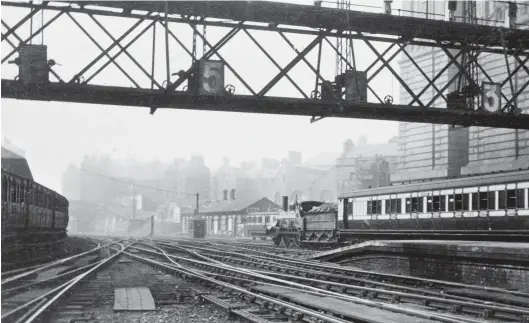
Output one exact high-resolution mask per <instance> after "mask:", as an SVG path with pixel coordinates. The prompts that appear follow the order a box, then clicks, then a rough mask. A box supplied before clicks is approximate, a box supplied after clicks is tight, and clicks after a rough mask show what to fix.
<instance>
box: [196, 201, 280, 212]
mask: <svg viewBox="0 0 529 323" xmlns="http://www.w3.org/2000/svg"><path fill="white" fill-rule="evenodd" d="M261 201H266V202H268V203H269V204H270V205H272V206H273V207H276V208H280V206H279V205H277V204H275V203H274V202H272V201H270V200H269V199H267V198H266V197H263V198H262V199H259V200H257V201H256V200H254V199H252V200H250V199H240V200H235V201H232V200H229V201H217V202H211V203H208V204H204V205H202V206H201V207H200V213H209V212H240V211H243V210H244V209H246V208H247V207H251V206H253V205H255V204H257V203H259V202H261Z"/></svg>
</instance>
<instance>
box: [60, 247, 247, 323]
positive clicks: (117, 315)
mask: <svg viewBox="0 0 529 323" xmlns="http://www.w3.org/2000/svg"><path fill="white" fill-rule="evenodd" d="M127 258H128V257H126V256H122V257H120V260H122V261H123V260H125V261H126V260H128V259H127ZM97 276H98V278H99V279H105V277H106V279H109V282H110V283H109V284H105V285H104V286H101V287H100V288H99V290H98V295H99V298H101V299H108V301H97V302H96V303H95V304H94V307H89V308H85V317H86V318H88V319H89V322H97V323H103V322H105V323H106V322H120V323H144V322H149V323H151V322H152V323H158V322H160V323H161V322H170V323H198V322H211V323H214V322H220V323H224V322H232V323H233V322H235V323H237V322H243V321H242V320H241V321H239V319H237V318H232V319H230V320H228V317H227V312H225V311H223V310H222V309H221V308H220V307H218V306H215V305H212V304H209V303H202V302H200V301H199V300H198V299H187V300H186V301H185V302H184V303H182V304H171V305H161V306H157V307H156V310H155V311H143V312H114V311H113V306H114V297H113V294H114V289H115V288H121V287H148V288H149V289H150V291H151V294H152V295H153V298H154V300H155V302H156V301H157V295H159V294H160V293H162V294H167V293H171V292H173V291H174V290H175V287H177V286H189V285H191V284H190V283H189V282H185V281H184V280H182V279H180V278H176V277H173V276H169V275H164V274H163V273H161V272H158V271H156V270H154V269H153V268H152V267H150V266H148V265H146V264H142V263H138V262H115V263H114V264H112V265H111V266H110V267H109V268H107V269H105V270H103V271H101V272H100V273H98V275H97ZM192 286H193V287H196V288H197V289H203V288H204V287H203V286H200V285H192ZM77 292H78V293H81V292H82V291H80V290H78V291H77ZM65 305H66V304H65Z"/></svg>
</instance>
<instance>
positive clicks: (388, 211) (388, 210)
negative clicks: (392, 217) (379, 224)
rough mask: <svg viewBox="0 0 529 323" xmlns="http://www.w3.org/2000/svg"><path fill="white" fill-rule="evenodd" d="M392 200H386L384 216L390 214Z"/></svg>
mask: <svg viewBox="0 0 529 323" xmlns="http://www.w3.org/2000/svg"><path fill="white" fill-rule="evenodd" d="M392 201H393V200H390V199H387V200H386V214H390V213H391V202H392Z"/></svg>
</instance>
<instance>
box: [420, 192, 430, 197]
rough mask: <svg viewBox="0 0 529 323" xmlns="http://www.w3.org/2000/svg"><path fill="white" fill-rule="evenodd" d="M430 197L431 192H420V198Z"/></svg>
mask: <svg viewBox="0 0 529 323" xmlns="http://www.w3.org/2000/svg"><path fill="white" fill-rule="evenodd" d="M430 195H432V192H430V191H427V192H419V196H420V197H423V196H430Z"/></svg>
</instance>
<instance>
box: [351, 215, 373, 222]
mask: <svg viewBox="0 0 529 323" xmlns="http://www.w3.org/2000/svg"><path fill="white" fill-rule="evenodd" d="M353 220H356V221H365V220H371V216H370V215H357V216H355V217H354V219H353Z"/></svg>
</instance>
